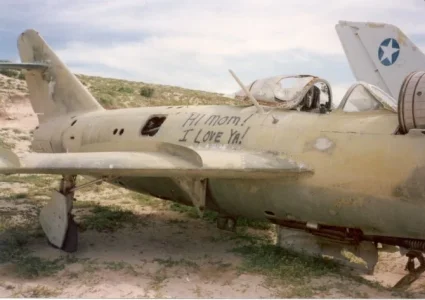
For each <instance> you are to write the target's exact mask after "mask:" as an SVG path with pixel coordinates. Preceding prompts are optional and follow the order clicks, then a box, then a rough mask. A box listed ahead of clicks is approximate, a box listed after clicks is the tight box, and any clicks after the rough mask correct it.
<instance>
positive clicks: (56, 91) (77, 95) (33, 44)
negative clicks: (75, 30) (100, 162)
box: [18, 29, 103, 123]
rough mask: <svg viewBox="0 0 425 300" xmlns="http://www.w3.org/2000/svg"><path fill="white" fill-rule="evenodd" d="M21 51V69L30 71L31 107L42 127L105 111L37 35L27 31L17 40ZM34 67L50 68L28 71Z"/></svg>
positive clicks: (27, 76) (28, 81) (28, 74)
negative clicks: (69, 116) (56, 120)
mask: <svg viewBox="0 0 425 300" xmlns="http://www.w3.org/2000/svg"><path fill="white" fill-rule="evenodd" d="M18 49H19V55H20V57H21V61H22V68H23V69H27V72H26V74H25V79H26V82H27V85H28V90H29V94H30V100H31V105H32V108H33V110H34V112H35V113H36V114H37V115H38V118H39V122H40V123H43V122H45V121H46V120H48V119H51V118H53V117H57V116H60V115H66V114H71V113H75V114H78V113H82V112H89V111H94V110H103V107H102V106H101V105H100V104H99V103H98V102H97V101H96V99H95V98H94V97H93V96H92V95H91V94H90V92H89V91H88V90H87V89H86V88H85V87H84V85H83V84H82V83H81V82H80V81H79V80H78V78H77V77H76V76H75V75H74V74H72V73H71V72H70V70H69V69H68V68H67V67H66V65H65V64H64V63H63V62H62V61H61V60H60V59H59V58H58V57H57V56H56V54H55V53H54V52H53V50H52V49H51V48H50V47H49V46H48V45H47V43H46V42H45V41H44V39H43V38H42V37H41V36H40V35H39V34H38V32H36V31H35V30H32V29H29V30H26V31H24V32H23V33H22V34H21V35H20V36H19V38H18ZM31 64H33V65H37V64H38V65H46V66H47V68H44V70H43V69H40V68H39V67H28V66H29V65H31Z"/></svg>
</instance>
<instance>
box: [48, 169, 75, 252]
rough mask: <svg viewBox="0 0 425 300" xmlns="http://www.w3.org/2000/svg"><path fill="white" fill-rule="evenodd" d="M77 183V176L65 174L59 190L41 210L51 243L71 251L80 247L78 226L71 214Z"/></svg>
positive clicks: (54, 192)
mask: <svg viewBox="0 0 425 300" xmlns="http://www.w3.org/2000/svg"><path fill="white" fill-rule="evenodd" d="M75 183H76V176H74V175H65V176H63V177H62V180H61V183H60V187H59V191H53V193H52V199H51V200H50V202H49V203H48V204H47V205H46V206H45V207H43V209H42V210H41V212H40V224H41V227H42V228H43V231H44V233H45V234H46V236H47V239H48V241H49V244H51V245H52V246H54V247H56V248H59V249H62V250H64V251H66V252H70V253H71V252H75V251H77V248H78V228H77V224H76V223H75V221H74V218H73V216H72V214H71V211H72V204H73V201H74V191H75Z"/></svg>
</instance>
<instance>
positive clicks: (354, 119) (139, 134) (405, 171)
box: [33, 106, 425, 239]
mask: <svg viewBox="0 0 425 300" xmlns="http://www.w3.org/2000/svg"><path fill="white" fill-rule="evenodd" d="M153 117H156V119H152V118H153ZM164 117H165V120H164ZM148 120H152V122H151V124H150V125H151V126H150V128H146V127H145V125H146V122H147V121H148ZM161 121H162V123H161ZM158 124H160V126H159V129H158V130H157V131H156V129H155V125H158ZM397 127H398V119H397V114H395V113H392V112H389V111H385V110H376V111H370V112H359V113H345V112H341V111H334V112H332V113H330V114H316V113H308V112H298V111H287V110H279V109H274V110H267V111H266V113H265V114H258V113H257V112H256V110H255V107H253V106H249V107H237V106H196V107H190V106H180V107H178V106H173V107H171V106H170V107H146V108H132V109H119V110H108V111H101V112H92V113H85V114H81V115H70V116H69V118H65V117H61V118H60V119H59V118H58V119H56V120H52V121H50V122H47V123H42V124H41V125H40V127H39V128H38V129H37V130H36V131H35V132H34V142H33V149H34V151H36V152H88V151H137V150H142V149H143V147H144V146H145V145H147V144H148V143H153V142H168V143H173V144H179V145H182V146H186V147H191V148H193V149H194V150H196V149H199V148H205V147H207V148H208V147H215V148H216V149H218V150H219V149H220V148H235V149H246V150H255V151H264V152H268V151H272V152H278V153H282V154H285V155H287V156H290V157H291V158H292V159H293V160H295V161H297V162H299V163H304V164H307V165H309V166H310V167H311V168H312V169H313V170H314V172H313V174H312V175H311V176H302V177H298V176H293V177H289V178H285V179H282V178H279V179H278V178H276V179H255V180H254V179H250V180H247V179H244V180H241V179H209V180H208V183H207V190H208V192H207V200H206V205H207V207H208V208H210V209H213V210H216V211H219V212H220V213H222V214H225V215H229V216H245V217H250V218H258V219H274V220H280V221H288V220H289V221H291V220H292V221H302V222H312V223H318V224H326V225H331V226H342V227H350V228H359V229H361V230H362V231H363V232H364V233H365V234H368V235H380V236H391V237H404V238H417V239H422V238H423V229H422V228H425V218H423V215H424V214H425V190H424V187H423V183H424V182H425V181H424V180H425V168H424V167H425V155H424V154H423V153H424V152H423V151H424V149H425V137H424V136H420V135H421V134H419V135H415V134H411V135H410V134H409V135H395V134H394V133H395V131H396V130H397ZM112 183H114V184H118V185H121V186H124V187H126V188H128V189H131V190H134V191H137V192H140V193H147V194H151V195H154V196H156V197H159V198H162V199H167V200H172V201H177V202H180V203H184V204H187V205H192V203H191V201H190V199H189V198H188V197H187V195H186V194H185V192H184V191H183V190H181V189H180V188H179V186H178V185H176V184H175V183H174V182H173V181H172V180H171V179H170V178H145V177H143V178H142V177H140V178H139V177H121V178H119V180H117V181H114V182H112Z"/></svg>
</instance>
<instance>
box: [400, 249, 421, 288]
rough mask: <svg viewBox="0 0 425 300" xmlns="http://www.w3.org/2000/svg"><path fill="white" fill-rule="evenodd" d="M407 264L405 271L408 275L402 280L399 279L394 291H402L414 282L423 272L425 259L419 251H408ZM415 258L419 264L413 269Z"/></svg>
mask: <svg viewBox="0 0 425 300" xmlns="http://www.w3.org/2000/svg"><path fill="white" fill-rule="evenodd" d="M406 256H407V259H408V260H407V263H406V267H405V270H407V271H408V272H409V274H407V275H405V276H404V277H403V278H402V279H400V280H399V281H398V282H397V283H396V285H395V286H394V288H395V289H404V288H407V287H408V286H409V285H411V284H412V283H413V282H414V281H416V280H417V279H418V278H419V276H421V274H422V273H423V272H425V258H424V256H423V254H422V252H420V251H416V250H410V251H408V252H407V253H406ZM415 258H416V259H417V260H418V262H419V266H418V267H416V268H415Z"/></svg>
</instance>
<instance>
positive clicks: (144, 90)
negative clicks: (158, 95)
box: [140, 86, 155, 98]
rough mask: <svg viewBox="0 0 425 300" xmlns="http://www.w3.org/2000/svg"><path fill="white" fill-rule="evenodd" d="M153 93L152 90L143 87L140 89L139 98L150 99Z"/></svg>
mask: <svg viewBox="0 0 425 300" xmlns="http://www.w3.org/2000/svg"><path fill="white" fill-rule="evenodd" d="M154 91H155V90H154V89H153V88H151V87H147V86H144V87H142V88H141V89H140V96H143V97H146V98H150V97H152V95H153V93H154Z"/></svg>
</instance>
